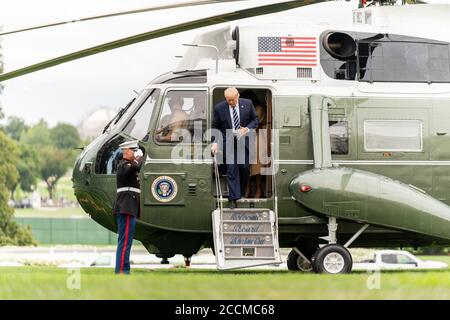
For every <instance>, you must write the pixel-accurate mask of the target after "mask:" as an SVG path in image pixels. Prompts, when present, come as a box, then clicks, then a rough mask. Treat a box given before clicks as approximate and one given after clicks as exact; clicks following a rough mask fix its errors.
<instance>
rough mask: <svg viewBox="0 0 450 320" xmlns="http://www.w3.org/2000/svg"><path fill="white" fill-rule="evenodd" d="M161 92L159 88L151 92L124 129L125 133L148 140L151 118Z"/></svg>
mask: <svg viewBox="0 0 450 320" xmlns="http://www.w3.org/2000/svg"><path fill="white" fill-rule="evenodd" d="M159 92H160V90H159V89H154V90H153V91H152V92H151V93H150V95H149V96H148V97H147V99H146V100H145V102H144V103H143V104H142V105H141V107H140V108H139V110H138V111H137V112H136V113H135V115H134V116H133V117H132V118H131V120H130V121H129V122H128V124H127V125H126V126H125V128H124V129H123V132H124V133H126V134H128V135H130V136H132V137H133V138H136V139H139V140H143V141H147V140H148V127H149V125H150V119H151V118H152V114H153V110H154V108H155V105H156V102H157V101H158V98H159Z"/></svg>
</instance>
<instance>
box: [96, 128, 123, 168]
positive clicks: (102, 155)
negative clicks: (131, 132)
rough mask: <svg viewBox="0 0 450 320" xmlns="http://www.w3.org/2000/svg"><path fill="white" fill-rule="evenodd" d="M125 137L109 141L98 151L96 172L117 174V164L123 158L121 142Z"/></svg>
mask: <svg viewBox="0 0 450 320" xmlns="http://www.w3.org/2000/svg"><path fill="white" fill-rule="evenodd" d="M124 141H125V139H124V138H123V137H121V136H118V137H116V138H113V139H111V140H110V141H108V142H107V143H106V144H105V145H104V146H103V147H102V148H101V149H100V150H99V152H98V154H97V161H96V166H95V172H96V173H99V174H115V173H116V172H117V165H118V164H119V161H120V160H121V159H122V152H121V150H120V148H119V144H121V143H122V142H124Z"/></svg>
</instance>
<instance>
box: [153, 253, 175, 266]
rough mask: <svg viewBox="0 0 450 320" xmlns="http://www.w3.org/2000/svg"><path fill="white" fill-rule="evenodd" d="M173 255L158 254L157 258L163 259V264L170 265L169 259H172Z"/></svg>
mask: <svg viewBox="0 0 450 320" xmlns="http://www.w3.org/2000/svg"><path fill="white" fill-rule="evenodd" d="M173 256H174V255H173V254H163V253H162V254H156V257H158V258H160V259H161V264H169V258H172V257H173Z"/></svg>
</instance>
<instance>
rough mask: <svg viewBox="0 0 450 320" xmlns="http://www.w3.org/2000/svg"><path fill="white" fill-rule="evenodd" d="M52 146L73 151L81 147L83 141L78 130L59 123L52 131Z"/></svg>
mask: <svg viewBox="0 0 450 320" xmlns="http://www.w3.org/2000/svg"><path fill="white" fill-rule="evenodd" d="M50 139H51V142H52V144H53V145H54V146H55V147H56V148H59V149H66V150H67V149H71V150H73V149H74V148H76V147H79V146H80V143H81V139H80V135H79V133H78V130H77V128H75V127H74V126H72V125H70V124H66V123H58V124H57V125H56V126H55V127H53V128H52V129H51V130H50Z"/></svg>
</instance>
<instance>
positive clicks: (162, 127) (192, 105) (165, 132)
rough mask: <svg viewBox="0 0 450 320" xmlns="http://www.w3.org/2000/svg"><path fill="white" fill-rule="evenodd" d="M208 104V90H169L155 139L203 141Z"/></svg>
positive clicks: (159, 140) (162, 140) (186, 141)
mask: <svg viewBox="0 0 450 320" xmlns="http://www.w3.org/2000/svg"><path fill="white" fill-rule="evenodd" d="M206 106H207V95H206V91H203V90H201V91H199V90H197V91H194V90H192V91H187V90H186V91H185V90H182V91H180V90H172V91H169V92H168V93H167V94H166V97H165V99H164V103H163V107H162V112H161V115H160V118H159V121H158V126H157V129H156V130H155V140H156V141H157V142H169V143H170V142H181V141H183V142H185V143H190V142H192V141H195V142H202V141H203V137H204V136H205V134H204V133H205V131H206V121H207V113H206V112H207V110H206Z"/></svg>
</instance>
